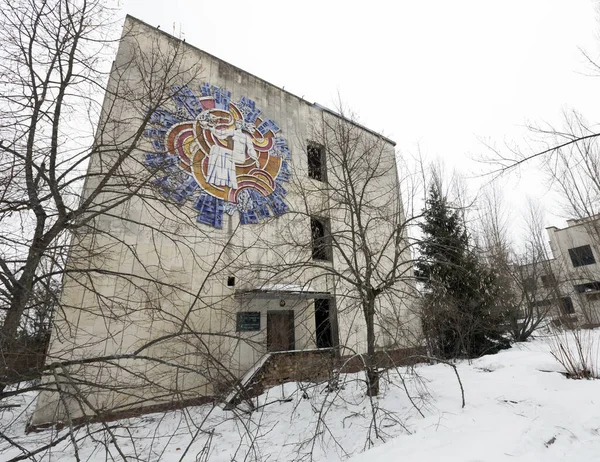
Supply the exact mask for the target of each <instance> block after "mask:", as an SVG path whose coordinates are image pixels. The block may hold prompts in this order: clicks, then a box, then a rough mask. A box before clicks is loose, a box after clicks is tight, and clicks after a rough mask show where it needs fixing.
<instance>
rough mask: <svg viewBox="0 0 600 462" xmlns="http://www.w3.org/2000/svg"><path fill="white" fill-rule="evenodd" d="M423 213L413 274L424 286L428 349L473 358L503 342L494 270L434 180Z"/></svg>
mask: <svg viewBox="0 0 600 462" xmlns="http://www.w3.org/2000/svg"><path fill="white" fill-rule="evenodd" d="M423 215H424V221H423V223H422V224H421V229H422V231H423V234H424V237H423V240H422V241H421V243H420V244H419V247H420V251H421V257H420V258H419V260H418V262H417V271H416V274H417V277H418V278H419V280H420V281H421V282H422V284H423V287H424V296H423V330H424V332H425V335H426V337H427V340H428V343H429V346H430V348H431V350H432V352H433V353H434V354H436V355H438V356H440V357H444V358H457V357H468V358H473V357H478V356H481V355H483V354H487V353H495V352H497V351H498V350H499V349H501V348H506V347H508V342H507V341H506V340H505V339H504V338H503V336H502V328H501V326H502V316H501V314H500V313H501V310H500V309H499V307H498V306H497V301H498V299H499V298H498V291H499V288H498V287H497V284H496V283H495V282H496V281H495V275H494V273H493V272H492V271H491V269H490V268H488V267H487V266H486V265H485V264H484V263H483V262H482V260H481V259H480V258H479V256H478V255H477V253H476V252H475V250H474V249H473V248H472V247H471V246H470V243H469V235H468V233H467V230H466V227H465V224H464V220H463V219H462V216H461V214H460V213H459V211H458V210H456V209H453V208H452V207H451V206H450V204H448V201H447V198H446V197H444V196H443V195H442V194H441V192H440V189H439V187H438V186H436V185H434V186H432V187H431V189H430V192H429V198H428V200H427V202H426V207H425V210H424V214H423Z"/></svg>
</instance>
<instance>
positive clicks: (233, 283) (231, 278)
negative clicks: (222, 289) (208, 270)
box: [227, 276, 235, 287]
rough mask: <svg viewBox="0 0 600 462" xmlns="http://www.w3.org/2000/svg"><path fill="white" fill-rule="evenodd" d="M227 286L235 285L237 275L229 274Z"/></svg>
mask: <svg viewBox="0 0 600 462" xmlns="http://www.w3.org/2000/svg"><path fill="white" fill-rule="evenodd" d="M227 286H228V287H233V286H235V276H229V277H228V278H227Z"/></svg>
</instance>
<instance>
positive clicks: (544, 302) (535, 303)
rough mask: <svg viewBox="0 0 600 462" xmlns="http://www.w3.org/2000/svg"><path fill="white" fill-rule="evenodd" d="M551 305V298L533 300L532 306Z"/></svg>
mask: <svg viewBox="0 0 600 462" xmlns="http://www.w3.org/2000/svg"><path fill="white" fill-rule="evenodd" d="M550 305H552V300H539V301H537V302H533V303H532V306H537V307H540V308H543V307H546V306H550Z"/></svg>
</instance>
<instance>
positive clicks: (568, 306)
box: [560, 297, 575, 314]
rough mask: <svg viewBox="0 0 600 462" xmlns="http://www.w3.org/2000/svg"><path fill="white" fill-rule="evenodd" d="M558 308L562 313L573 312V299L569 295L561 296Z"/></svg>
mask: <svg viewBox="0 0 600 462" xmlns="http://www.w3.org/2000/svg"><path fill="white" fill-rule="evenodd" d="M560 310H561V311H562V313H563V314H573V313H575V307H574V306H573V300H571V297H563V298H561V299H560Z"/></svg>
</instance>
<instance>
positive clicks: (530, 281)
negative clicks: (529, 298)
mask: <svg viewBox="0 0 600 462" xmlns="http://www.w3.org/2000/svg"><path fill="white" fill-rule="evenodd" d="M535 286H536V284H535V278H530V277H528V278H525V279H523V289H525V290H527V291H529V292H533V291H534V290H535Z"/></svg>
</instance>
